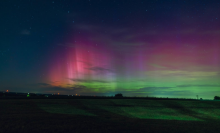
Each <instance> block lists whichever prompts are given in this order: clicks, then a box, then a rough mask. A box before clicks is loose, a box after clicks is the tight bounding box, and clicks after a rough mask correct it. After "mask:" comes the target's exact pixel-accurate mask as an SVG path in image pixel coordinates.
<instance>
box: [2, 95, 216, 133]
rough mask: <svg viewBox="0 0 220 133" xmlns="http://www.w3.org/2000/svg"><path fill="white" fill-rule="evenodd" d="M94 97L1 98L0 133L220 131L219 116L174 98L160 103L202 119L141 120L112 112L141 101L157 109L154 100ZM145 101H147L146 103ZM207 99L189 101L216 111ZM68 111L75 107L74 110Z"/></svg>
mask: <svg viewBox="0 0 220 133" xmlns="http://www.w3.org/2000/svg"><path fill="white" fill-rule="evenodd" d="M92 100H93V99H90V100H82V99H52V100H51V99H50V100H49V99H1V100H0V106H1V107H0V132H1V133H5V132H29V133H33V132H40V133H41V132H65V133H67V132H102V133H103V132H126V133H127V132H147V133H153V132H155V133H160V132H178V133H180V132H193V133H201V132H202V133H203V132H204V133H205V132H206V133H210V132H215V133H217V132H220V126H219V125H220V122H219V120H218V119H211V118H208V117H203V116H200V117H199V115H197V114H195V113H196V112H193V111H192V110H190V109H189V108H186V107H183V106H180V105H177V104H176V103H175V101H173V102H170V101H159V102H160V104H161V105H163V106H166V108H174V109H175V110H177V111H178V112H179V113H182V114H184V115H191V116H194V117H196V118H198V119H201V120H203V121H190V120H168V119H140V118H137V117H130V116H128V115H122V113H123V112H122V113H113V112H114V109H115V110H117V108H118V107H123V106H124V107H126V108H134V106H136V105H134V104H135V102H137V103H141V104H137V106H143V107H144V108H151V107H150V105H152V106H153V107H154V108H160V107H159V106H156V105H155V106H154V104H151V102H153V101H150V100H148V101H147V100H145V101H144V100H139V101H138V99H137V100H136V101H135V102H134V100H133V101H132V102H133V103H129V100H124V101H123V99H121V100H118V101H117V102H115V101H114V100H109V101H107V100H106V101H105V100H103V99H99V100H94V101H92ZM143 102H146V103H147V104H146V105H145V104H144V103H143ZM188 102H190V101H188ZM207 102H208V103H207ZM207 102H205V101H204V104H201V103H196V102H194V103H192V104H190V108H192V105H196V106H194V107H195V108H198V110H199V108H205V107H204V106H203V105H209V106H210V107H213V108H214V109H215V110H219V109H220V108H219V104H220V102H216V101H213V102H212V101H207ZM91 103H92V104H91ZM119 103H120V104H119ZM188 104H189V103H188ZM197 105H198V106H197ZM101 106H109V108H110V106H111V109H113V111H108V110H105V109H103V108H102V107H101ZM187 106H188V105H187ZM73 107H74V108H75V109H76V110H77V109H78V112H77V111H76V112H74V109H73ZM99 107H100V108H99ZM207 108H208V107H207ZM66 110H72V112H71V111H70V112H68V111H66ZM83 111H84V112H83ZM85 111H86V112H85ZM119 111H120V110H119ZM116 112H117V111H116Z"/></svg>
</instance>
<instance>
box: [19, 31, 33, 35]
mask: <svg viewBox="0 0 220 133" xmlns="http://www.w3.org/2000/svg"><path fill="white" fill-rule="evenodd" d="M21 34H22V35H30V34H31V31H30V30H22V31H21Z"/></svg>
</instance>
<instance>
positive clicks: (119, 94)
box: [115, 93, 123, 97]
mask: <svg viewBox="0 0 220 133" xmlns="http://www.w3.org/2000/svg"><path fill="white" fill-rule="evenodd" d="M115 97H123V96H122V94H121V93H118V94H115Z"/></svg>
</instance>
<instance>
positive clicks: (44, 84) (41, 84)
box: [37, 83, 50, 86]
mask: <svg viewBox="0 0 220 133" xmlns="http://www.w3.org/2000/svg"><path fill="white" fill-rule="evenodd" d="M37 85H40V86H50V84H48V83H37Z"/></svg>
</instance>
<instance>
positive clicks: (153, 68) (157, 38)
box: [0, 0, 220, 99]
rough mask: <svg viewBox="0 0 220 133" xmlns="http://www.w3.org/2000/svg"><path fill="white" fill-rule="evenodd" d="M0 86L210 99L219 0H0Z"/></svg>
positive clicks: (217, 63)
mask: <svg viewBox="0 0 220 133" xmlns="http://www.w3.org/2000/svg"><path fill="white" fill-rule="evenodd" d="M0 14H1V15H0V16H1V21H0V91H5V90H9V91H11V92H29V93H31V92H33V93H47V94H52V93H56V94H57V93H60V94H70V95H72V94H73V95H75V94H79V95H97V96H98V95H104V96H112V95H114V94H116V93H122V94H123V95H124V96H144V97H145V96H156V97H176V98H196V95H199V97H202V98H207V99H213V98H214V96H219V95H220V1H219V0H4V1H3V0H2V1H1V2H0Z"/></svg>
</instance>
